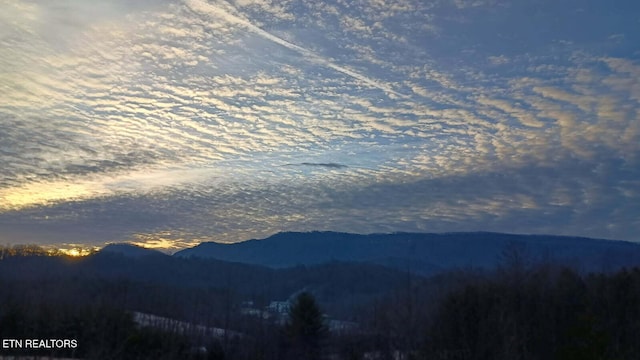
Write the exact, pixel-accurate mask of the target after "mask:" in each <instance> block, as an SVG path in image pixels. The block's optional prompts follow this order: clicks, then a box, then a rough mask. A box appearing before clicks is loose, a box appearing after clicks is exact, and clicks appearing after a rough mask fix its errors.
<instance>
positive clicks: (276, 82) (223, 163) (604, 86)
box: [0, 0, 640, 250]
mask: <svg viewBox="0 0 640 360" xmlns="http://www.w3.org/2000/svg"><path fill="white" fill-rule="evenodd" d="M639 13H640V4H637V3H636V2H635V1H616V2H615V3H611V2H609V3H608V2H602V1H595V0H587V1H533V0H524V1H517V2H514V1H502V0H473V1H467V0H433V1H423V0H393V1H380V0H354V1H343V0H328V1H312V0H284V1H271V0H235V1H224V0H184V1H180V0H161V1H151V0H139V1H125V0H104V1H84V0H60V1H40V0H28V1H14V0H5V1H2V2H0V99H1V100H0V168H1V169H2V172H1V173H0V242H4V243H13V244H16V243H38V244H43V245H59V244H84V245H91V246H93V245H98V246H99V245H103V244H104V243H106V242H112V241H130V242H134V243H138V244H142V245H145V246H149V247H158V248H163V249H167V250H176V249H180V248H184V247H187V246H192V245H194V244H197V243H198V242H201V241H221V242H236V241H241V240H246V239H249V238H256V237H265V236H268V235H270V234H273V233H275V232H279V231H290V230H296V231H308V230H336V231H349V232H358V233H371V232H394V231H420V232H423V231H424V232H441V231H475V230H484V231H503V232H517V233H553V234H564V235H581V236H591V237H603V238H611V239H624V240H632V241H638V240H640V239H638V237H637V234H639V233H640V80H639V79H640V46H639V44H640V31H637V30H638V29H639V28H640V17H638V16H637V14H639Z"/></svg>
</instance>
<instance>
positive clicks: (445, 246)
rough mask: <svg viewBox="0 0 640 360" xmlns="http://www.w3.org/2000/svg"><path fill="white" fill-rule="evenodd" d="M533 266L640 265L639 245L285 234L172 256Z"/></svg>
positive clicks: (281, 262) (272, 262) (497, 236)
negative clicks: (515, 254) (514, 258)
mask: <svg viewBox="0 0 640 360" xmlns="http://www.w3.org/2000/svg"><path fill="white" fill-rule="evenodd" d="M509 248H510V249H519V250H518V251H519V252H521V253H522V255H524V257H525V259H527V260H528V261H532V262H539V261H555V262H560V263H563V264H567V265H571V266H575V267H577V268H579V269H582V270H585V271H602V270H605V271H609V270H615V269H618V268H621V267H630V266H634V265H635V266H638V265H640V244H638V243H632V242H624V241H613V240H602V239H590V238H582V237H566V236H551V235H515V234H502V233H488V232H475V233H443V234H431V233H393V234H371V235H359V234H349V233H339V232H308V233H300V232H285V233H279V234H276V235H273V236H271V237H269V238H266V239H263V240H249V241H245V242H240V243H234V244H220V243H215V242H206V243H202V244H200V245H198V246H195V247H193V248H190V249H185V250H182V251H179V252H177V253H175V254H174V256H177V257H200V258H213V259H218V260H224V261H232V262H241V263H247V264H256V265H264V266H269V267H273V268H282V267H290V266H296V265H313V264H322V263H326V262H330V261H345V262H351V261H357V262H371V263H377V264H381V265H385V266H389V267H393V268H397V269H402V270H411V271H416V272H420V273H424V274H428V273H434V272H438V271H439V270H446V269H451V268H460V267H480V268H493V267H495V266H497V265H498V264H499V261H500V259H501V257H503V254H504V253H505V251H506V250H507V249H509Z"/></svg>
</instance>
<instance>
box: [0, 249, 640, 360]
mask: <svg viewBox="0 0 640 360" xmlns="http://www.w3.org/2000/svg"><path fill="white" fill-rule="evenodd" d="M99 255H100V254H96V255H94V256H93V257H89V258H85V259H68V258H55V257H54V258H51V257H41V256H23V257H11V258H5V259H4V260H3V261H0V338H2V339H14V338H23V339H24V338H36V339H37V338H42V339H48V338H56V339H59V338H70V339H77V340H78V347H77V348H74V349H58V350H55V349H49V350H38V351H37V352H34V351H28V352H25V351H24V350H23V351H22V352H20V351H19V350H16V349H14V350H6V349H3V350H2V352H3V353H2V354H1V355H18V354H26V355H47V356H58V357H75V358H81V359H205V358H206V359H227V360H231V359H238V360H251V359H264V360H284V359H329V358H330V359H335V360H340V359H345V360H346V359H349V360H351V359H353V360H356V359H363V360H364V359H368V360H383V359H398V358H400V359H406V360H409V359H426V360H433V359H436V360H437V359H442V360H444V359H447V360H455V359H460V360H475V359H478V360H481V359H482V360H485V359H486V360H502V359H504V360H513V359H516V360H517V359H523V360H524V359H527V360H528V359H532V360H533V359H545V360H547V359H551V360H554V359H555V360H572V359H581V360H590V359H610V360H627V359H637V358H638V354H640V269H638V268H632V269H623V270H620V271H617V272H613V273H582V272H579V271H577V270H574V269H572V268H569V267H565V266H562V265H559V264H554V263H553V262H551V261H547V262H544V261H539V262H537V263H536V264H532V261H528V260H527V258H526V256H524V255H523V253H522V251H520V250H519V249H514V248H512V249H506V251H505V254H504V257H503V259H501V260H500V266H499V267H498V268H497V269H496V270H492V271H488V270H479V269H463V270H456V271H450V272H446V273H441V274H439V275H437V276H432V277H429V278H425V277H422V276H418V275H415V274H412V273H411V272H404V273H402V272H397V271H392V272H388V271H386V270H384V269H383V268H380V267H370V266H368V265H363V264H360V265H358V264H345V263H333V264H325V265H322V266H318V267H298V268H292V269H283V270H278V271H275V270H272V269H270V270H265V269H262V268H255V267H249V266H244V265H242V264H228V265H224V264H223V263H221V262H209V261H204V260H195V259H193V260H187V259H171V258H165V257H149V258H140V259H129V258H125V257H122V256H115V255H108V256H106V255H105V254H103V255H102V256H99ZM105 269H111V270H109V271H107V272H105V271H106V270H105ZM140 271H145V273H144V274H142V275H138V276H137V277H136V276H134V275H135V274H137V273H138V272H140ZM212 271H215V272H216V273H211V272H212ZM202 272H205V273H204V274H202ZM190 277H193V278H194V279H192V281H187V279H189V278H190ZM160 278H164V279H168V281H165V282H162V281H160V280H158V279H160ZM180 279H185V280H184V281H182V283H180V282H179V280H180ZM251 281H255V282H262V283H263V284H262V286H255V287H252V286H248V285H247V283H248V284H252V282H251ZM376 283H378V286H375V285H376ZM380 285H383V286H385V287H386V288H387V291H386V292H384V293H382V292H381V291H380V287H379V286H380ZM269 288H282V290H269ZM302 288H304V289H306V290H307V292H304V294H306V295H305V296H307V298H306V299H304V300H305V302H304V303H305V304H306V308H307V310H306V311H300V309H299V308H297V310H295V309H296V307H295V306H294V309H292V312H291V314H292V316H290V318H289V320H291V318H297V319H299V320H298V323H297V325H295V324H292V323H291V322H290V321H289V322H282V321H280V319H278V318H277V317H273V316H272V317H266V316H263V315H262V313H260V312H259V313H258V314H256V313H255V312H254V313H252V314H250V313H246V312H244V311H243V305H242V303H243V302H245V301H246V300H252V302H253V305H252V307H253V308H254V310H256V309H257V310H260V309H264V308H265V307H266V306H267V305H268V304H269V302H270V301H272V300H284V299H285V298H283V294H285V293H287V294H289V295H290V294H292V293H293V292H295V291H296V290H300V289H302ZM316 302H317V306H318V308H317V309H315V308H314V307H315V306H316ZM310 304H311V305H310ZM244 310H246V309H244ZM134 311H138V312H144V313H149V314H154V315H158V316H163V317H167V318H172V319H176V320H180V321H184V322H188V323H192V324H194V325H195V324H197V325H200V326H203V327H206V328H211V329H212V328H218V329H226V330H228V331H229V332H228V334H235V335H227V333H223V334H222V335H221V334H219V333H218V334H217V335H215V336H214V335H212V334H209V335H206V334H205V335H202V334H201V335H199V336H193V334H187V333H184V332H182V331H177V330H171V329H160V328H153V327H141V326H139V325H136V323H135V321H134V313H133V312H134ZM322 313H325V314H328V315H329V316H330V317H333V318H334V319H335V318H337V319H341V320H349V321H350V323H349V324H352V325H354V326H347V327H343V328H340V326H338V327H335V326H333V327H332V326H331V323H330V321H329V318H324V317H322ZM354 323H357V324H354ZM308 329H315V330H308ZM309 347H312V348H313V349H312V351H308V350H309V349H308V348H309Z"/></svg>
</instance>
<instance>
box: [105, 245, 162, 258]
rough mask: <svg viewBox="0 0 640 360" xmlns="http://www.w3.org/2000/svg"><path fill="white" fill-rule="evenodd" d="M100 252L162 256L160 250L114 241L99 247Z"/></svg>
mask: <svg viewBox="0 0 640 360" xmlns="http://www.w3.org/2000/svg"><path fill="white" fill-rule="evenodd" d="M100 252H101V253H113V254H122V255H124V256H129V257H140V256H148V255H156V256H163V255H165V254H163V253H162V252H160V251H158V250H154V249H147V248H143V247H140V246H136V245H132V244H126V243H114V244H109V245H107V246H105V247H103V248H102V249H100Z"/></svg>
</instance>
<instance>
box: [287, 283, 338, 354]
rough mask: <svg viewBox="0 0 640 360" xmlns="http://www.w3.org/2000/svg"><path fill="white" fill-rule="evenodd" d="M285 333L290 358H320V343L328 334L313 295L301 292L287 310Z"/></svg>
mask: <svg viewBox="0 0 640 360" xmlns="http://www.w3.org/2000/svg"><path fill="white" fill-rule="evenodd" d="M285 331H286V334H287V337H288V340H289V345H290V355H291V356H292V358H296V359H308V360H315V359H319V358H320V354H321V352H322V351H321V350H322V342H323V340H324V339H325V338H326V336H327V334H328V329H327V327H326V326H325V324H324V318H323V315H322V312H321V311H320V308H319V307H318V304H317V303H316V300H315V298H314V297H313V295H311V294H310V293H308V292H302V293H300V294H299V295H298V296H297V297H296V299H295V301H294V303H293V304H292V305H291V308H290V310H289V320H288V321H287V324H286V327H285Z"/></svg>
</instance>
